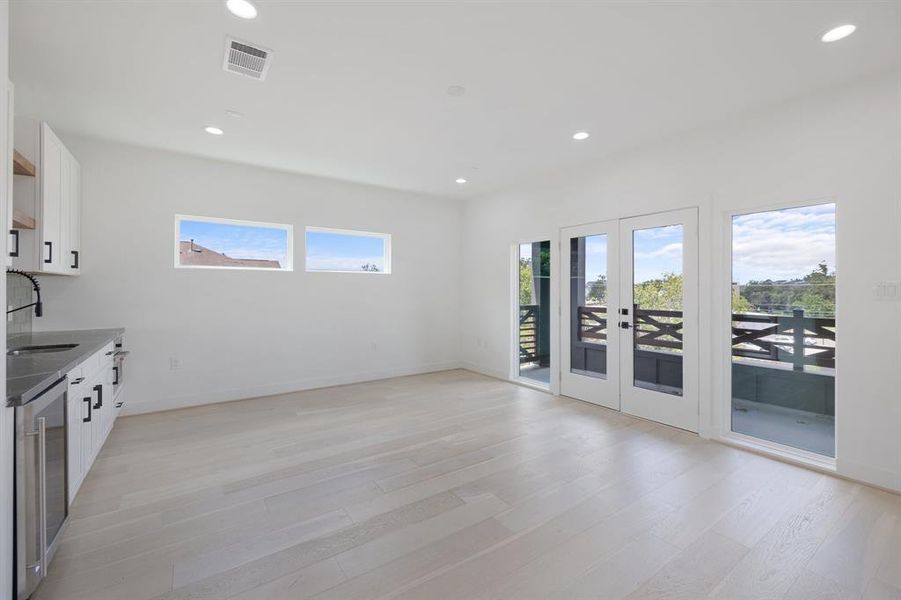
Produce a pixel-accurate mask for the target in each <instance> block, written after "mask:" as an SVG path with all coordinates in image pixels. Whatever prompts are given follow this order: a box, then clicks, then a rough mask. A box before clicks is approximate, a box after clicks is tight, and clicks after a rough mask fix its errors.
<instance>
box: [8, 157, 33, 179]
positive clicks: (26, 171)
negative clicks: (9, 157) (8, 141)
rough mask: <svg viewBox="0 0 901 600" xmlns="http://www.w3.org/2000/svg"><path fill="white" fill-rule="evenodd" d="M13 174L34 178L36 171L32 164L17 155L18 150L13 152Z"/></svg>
mask: <svg viewBox="0 0 901 600" xmlns="http://www.w3.org/2000/svg"><path fill="white" fill-rule="evenodd" d="M13 173H15V174H16V175H25V176H27V177H34V176H35V174H36V173H37V170H36V169H35V168H34V163H33V162H31V161H30V160H28V159H27V158H25V157H24V156H22V155H21V154H19V151H18V150H13Z"/></svg>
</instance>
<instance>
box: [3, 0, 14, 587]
mask: <svg viewBox="0 0 901 600" xmlns="http://www.w3.org/2000/svg"><path fill="white" fill-rule="evenodd" d="M8 76H9V3H8V2H6V0H2V1H0V165H7V164H9V163H8V161H11V160H12V157H11V156H7V149H6V145H7V139H8V136H9V135H10V132H9V131H7V127H6V114H7V113H6V110H7V107H6V81H7V78H8ZM9 201H10V199H9V198H7V180H6V169H5V168H0V215H4V219H5V215H6V207H7V203H8V202H9ZM8 237H9V236H7V235H2V236H0V238H2V240H3V241H0V256H6V252H7V250H6V244H7V238H8ZM0 306H6V270H5V269H4V272H3V276H2V277H0ZM0 339H3V340H6V319H2V324H0ZM4 346H5V344H4ZM0 389H2V390H3V396H2V397H3V398H4V399H5V398H6V361H5V360H4V361H0ZM14 420H15V411H14V409H12V408H6V402H5V401H4V402H3V404H0V598H9V597H10V596H11V595H12V570H13V563H12V511H13V508H12V501H13V497H12V494H13V459H12V457H13V443H14V439H13V423H14Z"/></svg>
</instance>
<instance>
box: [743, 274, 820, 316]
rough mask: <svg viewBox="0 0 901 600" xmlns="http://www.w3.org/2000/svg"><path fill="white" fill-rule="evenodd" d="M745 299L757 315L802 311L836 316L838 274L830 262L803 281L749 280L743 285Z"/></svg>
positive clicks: (812, 314)
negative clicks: (758, 313) (829, 264)
mask: <svg viewBox="0 0 901 600" xmlns="http://www.w3.org/2000/svg"><path fill="white" fill-rule="evenodd" d="M741 297H742V298H744V299H745V300H746V301H747V302H748V303H749V304H750V305H751V307H752V310H754V311H757V312H764V313H771V314H785V313H789V312H791V310H792V309H793V308H801V309H804V312H805V313H808V314H810V315H811V316H833V315H834V314H835V271H834V270H833V271H831V272H830V271H829V266H828V264H827V263H826V261H821V262H820V263H819V264H818V265H817V266H816V268H815V269H813V270H812V271H811V272H810V273H808V274H807V275H805V276H804V277H803V278H800V279H798V278H795V279H789V280H785V281H773V280H772V279H766V280H762V281H757V280H754V281H749V282H748V283H747V284H746V285H743V286H742V288H741Z"/></svg>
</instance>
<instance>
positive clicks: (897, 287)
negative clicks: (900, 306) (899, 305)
mask: <svg viewBox="0 0 901 600" xmlns="http://www.w3.org/2000/svg"><path fill="white" fill-rule="evenodd" d="M873 300H880V301H883V302H885V301H895V302H901V280H897V281H877V282H876V285H874V286H873Z"/></svg>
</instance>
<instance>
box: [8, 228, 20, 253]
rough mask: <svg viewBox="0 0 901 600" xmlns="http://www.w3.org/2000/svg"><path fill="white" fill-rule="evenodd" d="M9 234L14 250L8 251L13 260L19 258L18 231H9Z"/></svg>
mask: <svg viewBox="0 0 901 600" xmlns="http://www.w3.org/2000/svg"><path fill="white" fill-rule="evenodd" d="M9 234H10V235H11V236H13V240H14V244H13V248H15V250H10V251H9V255H10V256H12V257H14V258H17V257H18V256H19V230H18V229H10V230H9Z"/></svg>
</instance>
